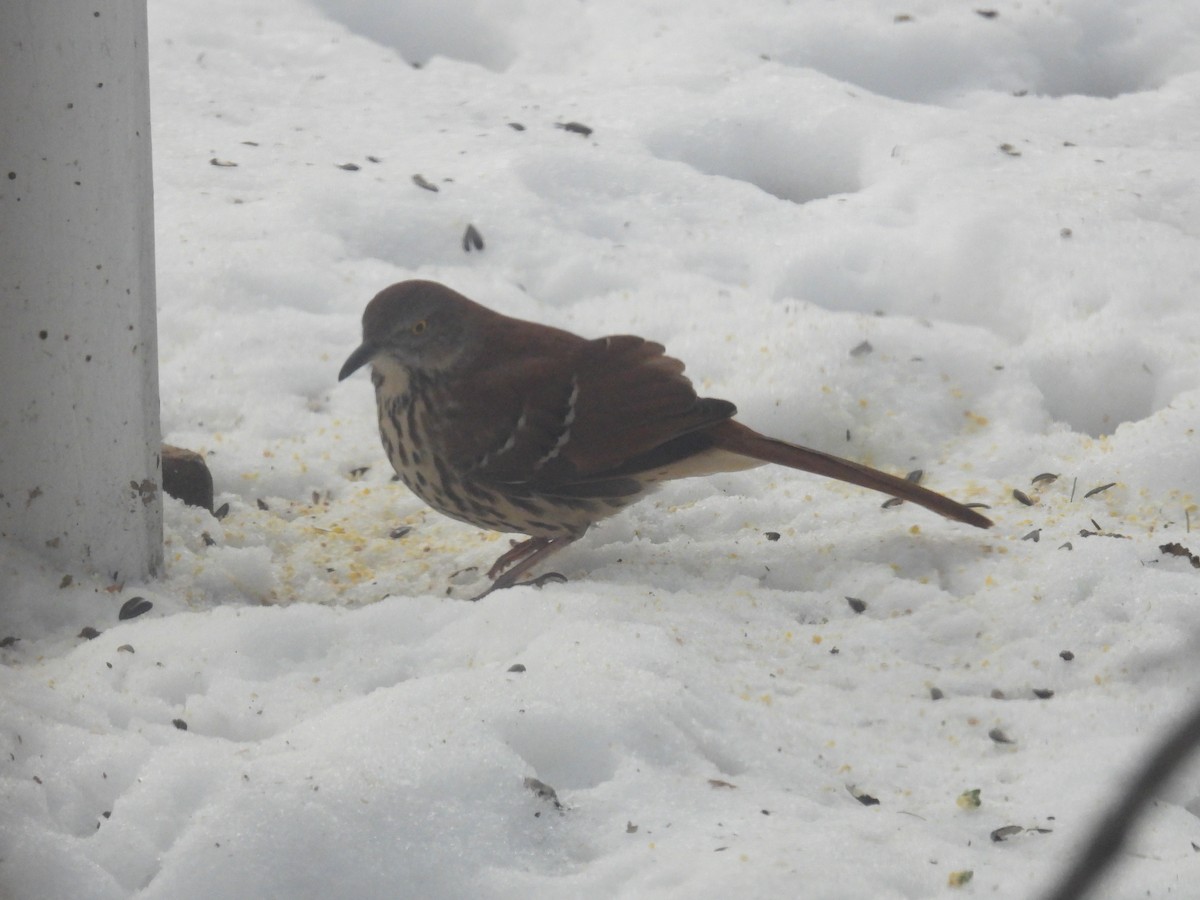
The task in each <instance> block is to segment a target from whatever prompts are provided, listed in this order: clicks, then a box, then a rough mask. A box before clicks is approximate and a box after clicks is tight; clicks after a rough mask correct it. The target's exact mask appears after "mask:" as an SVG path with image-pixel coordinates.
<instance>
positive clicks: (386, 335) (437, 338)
mask: <svg viewBox="0 0 1200 900" xmlns="http://www.w3.org/2000/svg"><path fill="white" fill-rule="evenodd" d="M481 309H482V307H480V306H478V304H476V303H474V302H473V301H471V300H468V299H467V298H466V297H464V296H463V295H462V294H459V293H456V292H455V291H452V290H450V288H448V287H446V286H445V285H442V284H438V283H437V282H435V281H415V280H414V281H401V282H400V283H398V284H393V285H392V286H391V287H389V288H385V289H384V290H382V291H380V292H379V293H378V294H376V295H375V298H374V299H373V300H372V301H371V302H370V303H368V304H367V308H366V310H364V311H363V337H362V343H361V344H359V345H358V347H357V349H355V351H354V352H353V353H351V354H350V357H349V358H348V359H347V360H346V362H345V364H344V365H343V366H342V370H341V371H340V372H338V381H342V380H343V379H345V378H346V377H348V376H349V375H351V374H352V373H354V372H356V371H358V370H359V369H361V368H362V367H363V366H365V365H366V364H367V363H374V362H382V361H384V360H386V361H387V362H390V363H393V364H395V365H399V366H403V367H404V368H408V369H414V368H419V369H423V370H427V371H435V372H436V371H444V370H446V369H448V368H449V367H450V366H452V365H453V364H454V363H455V361H456V360H457V359H458V358H459V356H460V355H461V353H462V351H463V349H464V348H465V347H466V346H468V345H469V344H471V343H472V342H473V341H474V340H475V339H476V332H477V331H478V329H479V327H480V326H479V322H478V320H479V315H478V313H479V311H480V310H481Z"/></svg>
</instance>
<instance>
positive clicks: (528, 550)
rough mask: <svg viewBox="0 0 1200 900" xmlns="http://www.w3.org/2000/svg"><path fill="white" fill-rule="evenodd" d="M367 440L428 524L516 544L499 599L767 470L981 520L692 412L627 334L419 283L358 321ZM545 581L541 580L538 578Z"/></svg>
mask: <svg viewBox="0 0 1200 900" xmlns="http://www.w3.org/2000/svg"><path fill="white" fill-rule="evenodd" d="M367 363H370V364H371V368H372V373H371V380H372V381H373V382H374V384H375V397H376V401H377V404H378V408H379V431H380V435H381V437H382V438H383V447H384V450H386V451H387V455H388V459H389V460H390V461H391V463H392V467H393V468H394V469H395V470H396V473H397V474H398V475H399V476H400V478H401V480H403V482H404V483H405V484H406V485H408V487H409V489H410V490H412V491H413V493H415V494H416V495H417V496H418V497H420V498H421V499H422V500H424V501H425V502H426V503H428V504H429V505H430V506H432V507H433V508H434V509H436V510H437V511H438V512H441V513H444V514H445V515H447V516H450V517H452V518H455V519H459V520H461V521H463V522H468V523H470V524H471V525H474V526H476V527H478V528H487V529H491V530H494V531H506V532H519V533H521V534H526V535H529V539H528V540H526V541H522V542H521V543H518V544H514V546H513V548H512V549H511V550H509V551H508V552H507V553H505V554H504V555H503V556H501V557H500V558H499V559H498V560H496V562H495V564H494V565H493V566H492V568H491V570H490V571H489V572H488V577H489V578H491V579H492V585H491V586H490V587H489V588H488V589H487V590H485V591H484V592H483V593H481V594H479V596H477V597H474V598H472V599H475V600H478V599H480V598H482V597H484V596H486V595H487V594H489V593H491V591H493V590H497V589H500V588H507V587H511V586H513V585H514V584H517V583H518V579H519V578H520V577H521V576H522V575H524V574H525V573H526V572H528V571H529V570H530V569H531V568H533V567H534V566H536V565H537V564H539V563H541V562H542V561H543V560H545V559H546V558H547V557H548V556H550V555H551V554H552V553H555V552H556V551H558V550H559V549H561V548H562V547H564V546H566V545H567V544H569V543H571V542H572V541H576V540H578V539H579V538H581V537H582V536H583V534H584V532H586V531H587V530H588V527H589V526H591V525H592V524H593V523H595V522H598V521H600V520H601V519H604V518H607V517H608V516H611V515H613V514H614V513H616V512H618V511H619V510H620V509H622V508H624V507H626V506H628V505H629V504H631V503H634V502H636V501H637V500H639V499H640V498H641V497H643V496H645V494H647V493H648V492H649V491H651V490H652V489H653V488H654V487H655V486H656V485H657V483H658V482H660V481H667V480H670V479H672V478H688V477H690V476H693V475H710V474H713V473H716V472H733V471H737V470H740V469H749V468H753V467H754V466H760V465H762V464H764V463H778V464H780V465H783V466H790V467H791V468H793V469H800V470H802V471H805V472H813V473H815V474H817V475H824V476H826V477H828V478H836V479H838V480H840V481H848V482H850V483H851V484H857V485H860V486H861V487H865V488H870V489H872V490H876V491H882V492H883V493H885V494H891V495H892V496H893V497H899V498H901V499H903V500H911V501H912V502H913V503H916V504H918V505H920V506H924V507H925V508H926V509H930V510H932V511H933V512H936V513H938V514H940V515H943V516H945V517H946V518H948V519H954V520H956V521H959V522H966V523H967V524H968V525H974V526H975V527H977V528H989V527H990V526H991V524H992V523H991V521H990V520H988V519H987V518H985V517H984V516H982V515H980V514H979V513H978V512H976V511H975V510H973V509H971V508H969V507H966V506H963V505H962V504H961V503H956V502H955V501H953V500H951V499H949V498H948V497H943V496H942V495H941V494H937V493H934V492H933V491H930V490H927V489H925V488H923V487H920V486H919V485H917V484H914V483H913V482H910V481H906V480H905V479H903V478H897V477H896V476H895V475H889V474H887V473H886V472H880V471H878V470H876V469H872V468H869V467H868V466H864V465H860V464H859V463H855V462H850V461H849V460H845V459H840V458H838V457H836V456H830V455H829V454H827V453H822V452H820V451H819V450H810V449H808V448H807V447H800V446H797V445H796V444H789V443H787V442H785V441H780V440H776V439H775V438H770V437H766V436H765V435H761V434H759V433H758V432H756V431H753V430H751V429H749V428H747V427H746V426H745V425H742V424H741V423H739V422H735V421H733V418H732V417H733V415H734V413H735V412H736V411H737V408H736V407H735V406H734V405H733V404H732V403H730V402H729V401H727V400H715V399H712V398H706V397H698V396H696V391H695V389H694V388H693V387H692V383H691V381H689V380H688V379H687V377H686V376H684V374H683V363H681V362H680V361H679V360H677V359H672V358H671V357H669V356H666V355H664V348H663V346H662V345H661V344H656V343H654V342H653V341H646V340H643V339H642V338H640V337H634V336H632V335H627V334H623V335H613V336H611V337H603V338H597V339H595V340H588V339H587V338H582V337H579V336H578V335H574V334H571V333H570V332H566V331H561V330H559V329H557V328H550V327H548V326H546V325H539V324H537V323H535V322H525V321H522V320H520V319H513V318H510V317H509V316H505V315H501V314H500V313H496V312H492V311H491V310H490V309H487V308H486V307H483V306H480V305H479V304H478V303H475V302H474V301H472V300H468V299H467V298H466V297H464V296H463V295H462V294H458V293H456V292H454V291H452V290H450V289H449V288H448V287H445V286H444V285H441V284H437V283H436V282H432V281H403V282H400V283H399V284H394V285H392V286H391V287H389V288H387V289H386V290H383V291H381V292H380V293H379V294H378V295H376V297H375V299H373V300H372V301H371V302H370V303H369V304H368V305H367V308H366V311H365V312H364V313H363V341H362V344H361V345H359V347H358V349H356V350H355V351H354V352H353V353H351V354H350V358H349V359H347V360H346V364H345V365H344V366H342V370H341V372H339V373H338V380H339V381H341V380H342V379H344V378H346V377H347V376H348V375H350V374H351V373H352V372H354V371H356V370H358V369H359V368H361V367H362V366H364V365H366V364H367ZM546 578H558V579H560V580H562V576H561V575H557V574H556V573H552V574H551V575H547V576H543V578H542V579H538V580H537V583H541V582H542V581H544V580H545V579H546Z"/></svg>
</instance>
